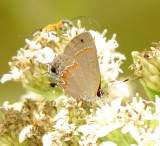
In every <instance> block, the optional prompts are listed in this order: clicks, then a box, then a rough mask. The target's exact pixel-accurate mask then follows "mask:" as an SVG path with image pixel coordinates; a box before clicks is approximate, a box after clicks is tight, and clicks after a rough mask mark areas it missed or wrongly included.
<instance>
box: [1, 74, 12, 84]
mask: <svg viewBox="0 0 160 146" xmlns="http://www.w3.org/2000/svg"><path fill="white" fill-rule="evenodd" d="M12 78H13V77H12V74H4V75H3V76H2V78H1V80H0V82H1V83H2V84H3V83H5V82H7V81H10V80H12Z"/></svg>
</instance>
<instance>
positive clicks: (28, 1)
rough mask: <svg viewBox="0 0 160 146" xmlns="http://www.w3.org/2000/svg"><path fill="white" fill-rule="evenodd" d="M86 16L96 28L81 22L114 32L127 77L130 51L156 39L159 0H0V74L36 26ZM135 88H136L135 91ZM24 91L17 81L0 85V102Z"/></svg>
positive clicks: (159, 27)
mask: <svg viewBox="0 0 160 146" xmlns="http://www.w3.org/2000/svg"><path fill="white" fill-rule="evenodd" d="M78 16H86V17H88V18H92V19H94V20H95V21H96V22H97V23H98V24H99V25H100V27H96V26H95V25H91V24H89V23H88V22H87V23H86V21H85V20H82V24H84V26H85V27H87V28H90V29H96V30H98V31H100V32H102V31H103V30H104V29H105V28H107V30H108V33H107V38H108V39H109V38H111V36H112V34H113V33H116V34H117V41H118V43H119V48H118V51H119V52H121V53H123V54H125V55H126V56H127V61H126V62H125V63H124V65H123V66H122V68H123V70H124V76H125V75H126V76H131V75H132V72H131V71H130V70H129V69H128V66H129V65H130V64H131V63H132V59H131V51H133V50H139V51H142V50H144V49H145V48H147V49H149V47H150V46H151V42H158V41H159V40H160V1H159V0H154V1H150V0H148V1H147V0H132V1H131V0H99V1H98V0H79V1H78V0H66V1H65V0H64V1H62V0H0V42H1V43H0V58H1V61H0V77H1V76H2V75H3V74H4V73H7V72H8V71H9V66H8V61H10V60H11V57H12V56H15V55H16V53H17V50H18V49H19V48H20V47H23V46H24V45H25V41H24V39H25V38H28V37H30V36H31V33H32V32H34V31H35V30H36V29H38V28H43V27H44V26H45V25H47V24H49V23H56V22H57V21H59V20H61V19H72V18H75V17H78ZM138 89H139V88H138V87H137V91H138ZM24 92H25V90H24V89H23V88H22V86H21V84H20V83H15V82H7V83H5V84H2V85H0V105H1V104H2V102H3V101H5V100H9V101H10V102H11V103H13V102H14V101H17V100H18V98H19V97H20V96H21V95H22V94H23V93H24Z"/></svg>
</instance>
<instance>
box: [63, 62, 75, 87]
mask: <svg viewBox="0 0 160 146" xmlns="http://www.w3.org/2000/svg"><path fill="white" fill-rule="evenodd" d="M77 66H78V64H77V63H76V62H74V63H73V64H72V65H70V66H68V67H67V68H66V70H64V71H63V72H62V76H61V79H62V86H63V88H64V89H65V88H66V86H67V85H68V84H67V80H68V73H70V71H71V70H73V69H76V68H77Z"/></svg>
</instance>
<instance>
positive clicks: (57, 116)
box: [54, 109, 68, 121]
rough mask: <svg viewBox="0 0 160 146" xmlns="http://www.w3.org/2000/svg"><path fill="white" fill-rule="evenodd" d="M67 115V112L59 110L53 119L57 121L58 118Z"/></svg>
mask: <svg viewBox="0 0 160 146" xmlns="http://www.w3.org/2000/svg"><path fill="white" fill-rule="evenodd" d="M67 114H68V110H66V109H63V110H61V111H60V112H59V113H58V114H57V115H56V116H55V117H54V121H57V120H59V119H60V118H63V117H64V116H65V115H67Z"/></svg>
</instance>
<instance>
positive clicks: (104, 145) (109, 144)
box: [99, 141, 117, 146]
mask: <svg viewBox="0 0 160 146" xmlns="http://www.w3.org/2000/svg"><path fill="white" fill-rule="evenodd" d="M99 146H117V144H116V143H114V142H112V141H105V142H102V143H100V144H99Z"/></svg>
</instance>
